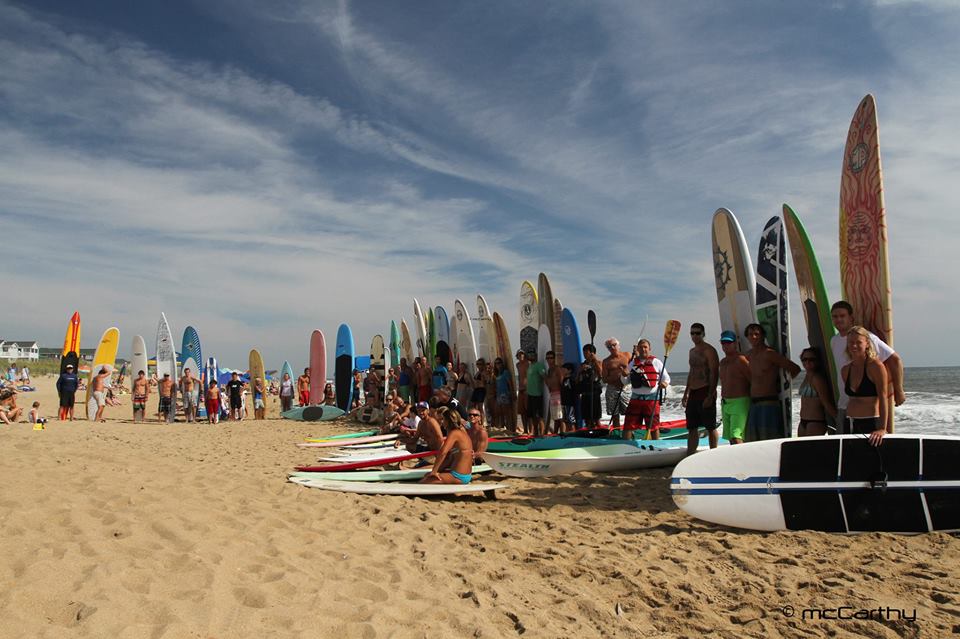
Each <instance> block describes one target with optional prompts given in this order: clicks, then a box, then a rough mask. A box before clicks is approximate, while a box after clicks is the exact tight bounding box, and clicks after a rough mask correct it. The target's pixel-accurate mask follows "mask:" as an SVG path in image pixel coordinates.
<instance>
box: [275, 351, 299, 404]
mask: <svg viewBox="0 0 960 639" xmlns="http://www.w3.org/2000/svg"><path fill="white" fill-rule="evenodd" d="M284 375H289V376H290V381H291V382H292V383H293V396H294V398H296V396H297V378H296V377H295V376H294V374H293V366H291V365H290V362H288V361H287V360H283V365H282V366H281V367H280V379H279V380H277V382H278V384H282V383H283V376H284Z"/></svg>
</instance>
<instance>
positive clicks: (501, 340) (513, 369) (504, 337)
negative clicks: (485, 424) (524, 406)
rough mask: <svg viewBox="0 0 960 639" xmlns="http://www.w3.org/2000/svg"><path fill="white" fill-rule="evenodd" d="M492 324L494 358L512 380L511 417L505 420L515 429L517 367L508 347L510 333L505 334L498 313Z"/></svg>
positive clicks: (505, 329)
mask: <svg viewBox="0 0 960 639" xmlns="http://www.w3.org/2000/svg"><path fill="white" fill-rule="evenodd" d="M492 323H493V330H494V334H495V336H496V345H497V346H496V356H497V357H499V358H501V359H502V360H503V365H504V366H505V367H506V369H507V371H509V373H510V379H511V380H513V383H512V384H511V388H510V397H511V398H512V403H511V404H510V411H511V415H510V416H509V417H508V418H507V419H508V420H510V421H509V422H508V423H510V424H512V425H513V427H514V428H516V425H517V399H516V395H517V365H516V363H515V362H514V361H513V349H512V348H511V347H510V333H508V332H507V324H506V322H504V321H503V317H501V316H500V313H494V314H493V321H492ZM491 361H492V360H491Z"/></svg>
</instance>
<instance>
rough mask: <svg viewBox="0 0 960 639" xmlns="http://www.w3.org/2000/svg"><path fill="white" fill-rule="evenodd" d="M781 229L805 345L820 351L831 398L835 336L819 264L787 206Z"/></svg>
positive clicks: (835, 369) (801, 225) (796, 218)
mask: <svg viewBox="0 0 960 639" xmlns="http://www.w3.org/2000/svg"><path fill="white" fill-rule="evenodd" d="M783 226H784V228H785V229H786V230H787V240H788V242H789V244H790V255H791V256H792V257H793V271H794V273H796V276H797V287H798V288H799V290H800V307H801V308H802V309H803V319H804V322H805V324H806V327H807V343H808V344H810V346H812V347H814V348H816V349H817V350H818V351H819V352H820V361H822V362H824V363H825V365H826V366H825V368H824V372H825V373H826V374H827V375H829V376H830V387H831V388H832V389H833V398H834V399H836V397H837V363H836V361H835V360H834V358H833V350H832V349H831V348H830V338H831V337H833V336H834V335H835V334H836V332H837V331H836V329H834V328H833V321H832V320H831V319H830V298H829V297H828V296H827V287H826V286H825V285H824V283H823V275H822V274H821V273H820V264H819V263H818V262H817V255H816V253H815V252H814V250H813V243H812V242H811V241H810V236H809V235H807V230H806V229H805V228H804V227H803V224H802V223H801V222H800V218H799V217H798V216H797V214H796V213H794V211H793V209H791V208H790V207H789V206H787V205H786V204H784V205H783Z"/></svg>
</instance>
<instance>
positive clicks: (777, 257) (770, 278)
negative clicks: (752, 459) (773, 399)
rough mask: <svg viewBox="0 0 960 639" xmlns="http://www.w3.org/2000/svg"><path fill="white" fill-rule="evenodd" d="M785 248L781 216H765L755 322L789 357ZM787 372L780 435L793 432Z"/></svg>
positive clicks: (771, 343)
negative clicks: (768, 217) (766, 218)
mask: <svg viewBox="0 0 960 639" xmlns="http://www.w3.org/2000/svg"><path fill="white" fill-rule="evenodd" d="M788 299H789V295H787V249H786V245H785V242H784V233H783V222H782V221H781V219H780V216H779V215H778V216H776V217H772V218H770V219H769V220H767V224H766V226H764V227H763V234H762V235H761V236H760V248H759V250H758V251H757V294H756V306H757V323H758V324H760V325H761V326H762V327H763V329H764V331H765V332H766V340H767V344H768V345H769V346H770V347H772V348H773V350H775V351H777V352H778V353H780V354H781V355H783V356H784V357H786V358H787V359H790V325H789V324H790V309H789V307H788V305H787V300H788ZM790 380H791V378H790V376H789V375H787V374H786V372H784V371H782V370H781V371H780V375H779V380H778V385H779V396H780V411H781V413H782V415H783V430H784V432H783V436H784V437H790V436H791V435H792V434H793V422H792V421H791V416H792V410H791V397H790Z"/></svg>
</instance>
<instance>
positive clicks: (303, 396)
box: [300, 390, 310, 406]
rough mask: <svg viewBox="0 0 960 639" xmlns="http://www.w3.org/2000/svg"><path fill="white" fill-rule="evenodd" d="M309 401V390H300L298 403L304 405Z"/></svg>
mask: <svg viewBox="0 0 960 639" xmlns="http://www.w3.org/2000/svg"><path fill="white" fill-rule="evenodd" d="M309 403H310V391H308V390H302V391H300V405H301V406H306V405H307V404H309Z"/></svg>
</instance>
